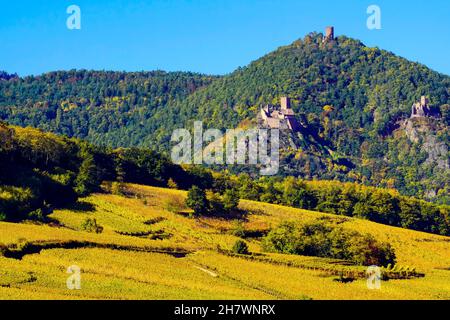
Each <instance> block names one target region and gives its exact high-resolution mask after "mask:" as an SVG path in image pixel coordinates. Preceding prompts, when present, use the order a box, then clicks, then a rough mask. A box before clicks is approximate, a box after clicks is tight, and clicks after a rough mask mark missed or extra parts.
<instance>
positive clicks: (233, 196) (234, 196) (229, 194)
mask: <svg viewBox="0 0 450 320" xmlns="http://www.w3.org/2000/svg"><path fill="white" fill-rule="evenodd" d="M222 203H223V208H224V209H225V210H226V211H227V212H230V211H233V210H236V208H237V207H238V205H239V194H238V193H237V191H235V190H234V189H228V190H226V191H225V192H224V194H223V196H222Z"/></svg>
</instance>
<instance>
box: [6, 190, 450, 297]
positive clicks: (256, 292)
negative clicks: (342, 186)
mask: <svg viewBox="0 0 450 320" xmlns="http://www.w3.org/2000/svg"><path fill="white" fill-rule="evenodd" d="M122 191H123V192H121V193H120V194H112V193H109V192H104V193H96V194H93V195H90V196H88V197H85V198H82V199H80V200H79V201H78V202H77V203H76V204H75V205H73V206H72V207H70V208H68V209H64V210H56V211H54V212H53V213H52V214H51V215H50V216H49V219H50V222H49V223H46V224H38V223H29V222H28V223H27V222H22V223H7V222H0V299H450V238H449V237H445V236H439V235H434V234H429V233H424V232H419V231H413V230H408V229H403V228H397V227H393V226H388V225H383V224H378V223H375V222H371V221H368V220H363V219H357V218H351V217H344V216H337V215H332V214H325V213H319V212H313V211H307V210H302V209H294V208H289V207H284V206H279V205H273V204H266V203H261V202H254V201H248V200H241V201H240V204H239V209H240V210H241V211H242V212H244V213H245V214H244V215H242V216H239V217H228V218H227V217H208V216H202V217H196V218H194V217H191V215H190V210H189V209H187V208H186V206H185V205H184V199H185V197H186V192H184V191H179V190H173V189H164V188H156V187H147V186H140V185H133V184H127V185H124V190H122ZM86 221H89V223H90V224H89V225H90V226H92V225H93V226H96V227H97V229H96V228H94V229H92V228H91V229H89V228H87V227H86V226H87V225H88V224H87V223H86ZM282 221H295V222H297V223H310V222H314V221H326V222H328V223H333V224H336V225H339V226H340V227H342V228H344V229H345V230H353V231H358V232H364V233H367V234H370V235H372V236H373V237H375V238H376V239H377V240H380V241H385V242H388V243H390V244H391V245H392V247H393V249H394V250H395V254H396V258H397V261H396V264H395V265H392V266H389V267H386V268H382V275H383V281H382V282H381V288H380V289H378V290H376V289H374V290H370V289H368V287H367V283H366V276H365V270H366V267H364V266H358V265H354V264H352V263H351V262H349V261H344V260H339V259H330V258H319V257H313V256H301V255H288V254H280V253H268V252H265V251H263V250H262V247H261V238H262V237H263V236H264V235H266V234H267V233H268V232H269V231H270V230H271V229H272V228H274V227H276V226H277V225H279V224H280V223H281V222H282ZM92 230H94V232H93V231H92ZM89 231H90V232H89ZM239 239H242V240H244V241H245V242H246V243H247V244H248V250H249V254H238V253H235V252H232V247H233V245H234V244H235V243H236V241H237V240H239ZM73 265H76V266H79V267H80V269H81V289H80V290H69V289H68V288H67V285H66V280H67V278H68V277H69V276H70V274H68V273H67V269H68V268H69V267H70V266H73Z"/></svg>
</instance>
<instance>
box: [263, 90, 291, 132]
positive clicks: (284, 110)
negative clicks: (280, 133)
mask: <svg viewBox="0 0 450 320" xmlns="http://www.w3.org/2000/svg"><path fill="white" fill-rule="evenodd" d="M261 119H262V122H263V125H264V126H265V127H269V128H270V129H289V130H292V131H297V130H298V129H299V125H298V122H297V120H296V119H295V112H294V110H292V109H291V100H290V98H289V97H281V98H280V105H279V106H271V105H266V106H265V107H263V108H261Z"/></svg>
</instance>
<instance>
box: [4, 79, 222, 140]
mask: <svg viewBox="0 0 450 320" xmlns="http://www.w3.org/2000/svg"><path fill="white" fill-rule="evenodd" d="M215 78H216V77H214V76H205V75H200V74H195V73H188V72H169V73H167V72H164V71H154V72H106V71H86V70H79V71H77V70H71V71H57V72H51V73H46V74H43V75H41V76H29V77H25V78H18V77H17V76H15V75H8V74H6V73H4V72H3V73H0V119H4V120H7V121H8V122H9V123H11V124H17V125H20V126H33V127H37V128H41V129H44V130H46V131H52V132H55V133H60V134H64V135H67V136H70V137H77V138H82V139H87V140H89V141H91V142H94V143H95V144H98V145H109V146H131V145H141V144H142V141H140V140H136V139H134V138H135V137H136V134H134V133H136V132H146V133H148V132H155V131H156V130H157V129H158V128H159V126H158V125H157V124H156V125H151V124H149V119H151V118H152V117H154V116H155V113H156V112H157V110H158V109H163V110H164V109H165V108H166V107H167V105H168V104H171V103H174V102H175V101H176V100H179V99H184V98H186V97H187V96H188V95H189V94H192V93H193V92H195V91H196V90H198V89H199V88H201V87H204V86H206V85H208V84H210V83H211V81H212V80H213V79H215Z"/></svg>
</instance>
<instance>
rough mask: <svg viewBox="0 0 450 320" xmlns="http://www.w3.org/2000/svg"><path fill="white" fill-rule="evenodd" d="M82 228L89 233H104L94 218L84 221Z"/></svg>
mask: <svg viewBox="0 0 450 320" xmlns="http://www.w3.org/2000/svg"><path fill="white" fill-rule="evenodd" d="M81 228H82V229H83V230H85V231H87V232H94V233H102V232H103V227H102V226H100V225H99V224H97V220H96V219H93V218H87V219H86V220H84V222H83V224H82V225H81Z"/></svg>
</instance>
